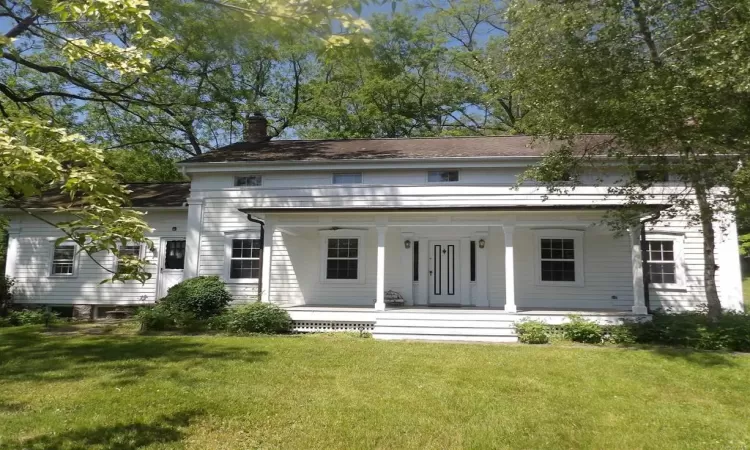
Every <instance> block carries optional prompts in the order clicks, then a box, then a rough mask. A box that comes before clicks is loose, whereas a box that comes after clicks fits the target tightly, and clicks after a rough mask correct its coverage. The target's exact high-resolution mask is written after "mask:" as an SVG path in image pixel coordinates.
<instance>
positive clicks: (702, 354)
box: [644, 347, 737, 367]
mask: <svg viewBox="0 0 750 450" xmlns="http://www.w3.org/2000/svg"><path fill="white" fill-rule="evenodd" d="M644 348H645V349H646V350H649V351H651V352H653V353H656V354H657V355H659V356H663V357H664V358H665V359H681V360H683V361H687V362H689V363H691V364H696V365H699V366H701V367H733V366H736V365H737V362H736V361H735V360H734V359H733V358H732V356H731V355H730V354H728V353H721V352H718V351H699V350H691V349H688V348H674V347H644Z"/></svg>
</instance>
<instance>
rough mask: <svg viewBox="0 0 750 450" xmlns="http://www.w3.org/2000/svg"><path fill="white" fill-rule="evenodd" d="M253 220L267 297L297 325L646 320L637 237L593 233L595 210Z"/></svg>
mask: <svg viewBox="0 0 750 450" xmlns="http://www.w3.org/2000/svg"><path fill="white" fill-rule="evenodd" d="M245 212H247V213H251V211H245ZM255 217H258V218H262V219H263V220H264V222H265V233H264V239H263V243H262V244H263V252H262V267H264V268H270V270H262V279H261V280H260V281H261V283H260V285H261V286H262V288H261V289H260V291H261V299H262V301H266V302H273V303H276V304H279V305H281V306H284V307H287V308H289V309H290V311H291V312H293V314H295V315H296V316H297V317H299V318H300V319H299V320H311V321H312V320H316V319H318V318H320V319H321V320H324V319H323V316H330V317H331V318H333V317H334V316H339V317H340V316H342V315H344V316H348V317H351V321H352V322H359V321H362V322H367V321H369V322H370V323H374V321H373V320H372V318H373V317H375V316H376V315H377V314H379V313H394V314H395V313H398V314H405V313H404V311H412V310H420V311H423V312H425V313H427V314H431V313H432V311H441V313H444V311H446V309H445V308H451V309H450V311H451V312H452V313H454V314H471V316H470V317H472V318H476V317H477V316H481V315H482V314H494V315H497V314H501V313H504V314H515V315H514V317H515V320H518V319H521V318H523V317H526V316H533V315H535V314H544V315H545V316H551V317H558V316H559V317H564V316H565V315H567V314H570V313H571V312H576V313H582V314H594V315H597V314H605V315H607V314H608V315H614V316H616V317H620V316H628V317H630V316H642V315H645V314H647V310H646V305H645V296H644V290H643V276H642V262H641V251H640V230H639V229H638V227H635V228H634V229H633V230H631V233H630V236H626V237H616V236H614V235H613V233H612V232H611V231H609V230H607V229H606V228H604V227H602V226H600V225H598V223H599V221H600V218H601V212H600V211H596V210H591V209H586V210H559V209H555V210H540V211H528V212H514V213H513V214H511V213H508V212H502V211H468V210H467V211H440V212H436V211H408V212H387V213H378V212H356V213H353V212H349V213H344V212H305V213H299V212H297V213H290V212H268V211H263V212H261V213H260V214H258V215H256V216H255ZM388 291H392V292H395V293H397V294H398V296H401V297H403V300H404V302H403V303H404V307H402V308H398V309H393V308H388V306H387V305H386V292H388ZM428 307H432V308H428ZM438 307H439V308H438ZM295 320H297V319H296V318H295ZM325 320H328V319H325ZM330 320H332V319H330Z"/></svg>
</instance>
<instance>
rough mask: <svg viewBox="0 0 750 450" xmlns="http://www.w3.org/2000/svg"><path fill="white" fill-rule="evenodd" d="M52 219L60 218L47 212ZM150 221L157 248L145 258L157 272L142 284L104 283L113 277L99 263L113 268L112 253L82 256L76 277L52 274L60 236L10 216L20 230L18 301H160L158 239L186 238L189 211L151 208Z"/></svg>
mask: <svg viewBox="0 0 750 450" xmlns="http://www.w3.org/2000/svg"><path fill="white" fill-rule="evenodd" d="M48 219H50V220H57V221H59V220H62V218H61V217H60V216H57V215H55V216H49V217H48ZM146 219H147V222H148V224H149V225H150V226H151V227H152V228H154V231H153V232H151V233H149V235H148V237H149V238H150V239H151V240H152V241H153V242H154V245H155V248H154V251H153V252H151V251H148V250H147V251H146V258H147V260H148V261H149V262H150V265H149V268H148V269H149V271H150V272H151V273H153V274H155V275H154V276H153V277H152V278H151V279H150V280H148V281H146V283H144V284H141V283H139V282H136V281H128V282H125V283H121V282H118V283H106V284H101V281H102V280H104V279H106V278H109V277H110V276H111V274H110V273H109V272H107V270H105V269H104V268H102V267H101V266H103V267H106V268H109V269H114V267H115V264H116V259H115V257H114V255H112V254H104V253H97V254H95V255H94V259H95V261H94V260H92V259H91V258H89V257H88V256H86V255H84V254H80V255H78V267H77V269H78V270H77V271H76V274H75V276H73V277H70V278H65V277H53V276H50V268H51V261H52V248H53V246H54V242H55V239H56V238H58V237H60V236H62V234H61V233H60V232H59V231H58V230H56V229H55V228H53V227H51V226H50V225H47V224H46V223H44V222H42V221H40V220H38V219H35V218H33V217H29V216H21V215H12V216H11V226H12V228H13V229H14V230H15V231H16V232H17V233H18V235H17V239H18V254H17V262H16V266H15V273H14V278H16V288H15V291H14V293H15V300H16V301H17V302H19V303H40V304H56V305H66V304H91V305H111V304H128V305H132V304H150V303H153V302H154V301H155V300H156V286H157V275H156V274H157V263H158V261H159V250H158V249H159V239H161V238H165V237H170V236H172V237H179V236H184V233H185V229H186V225H187V212H186V211H169V212H166V211H165V212H150V213H149V214H147V216H146ZM173 227H177V231H172V228H173ZM97 263H98V264H97Z"/></svg>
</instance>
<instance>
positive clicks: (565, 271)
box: [542, 261, 576, 282]
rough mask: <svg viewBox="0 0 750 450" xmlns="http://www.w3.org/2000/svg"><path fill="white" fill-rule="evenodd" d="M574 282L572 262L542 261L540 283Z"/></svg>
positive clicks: (574, 275)
mask: <svg viewBox="0 0 750 450" xmlns="http://www.w3.org/2000/svg"><path fill="white" fill-rule="evenodd" d="M575 280H576V267H575V262H573V261H542V281H570V282H573V281H575Z"/></svg>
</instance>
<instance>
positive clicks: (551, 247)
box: [541, 239, 575, 259]
mask: <svg viewBox="0 0 750 450" xmlns="http://www.w3.org/2000/svg"><path fill="white" fill-rule="evenodd" d="M574 246H575V240H573V239H542V240H541V253H542V259H575V248H574Z"/></svg>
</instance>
